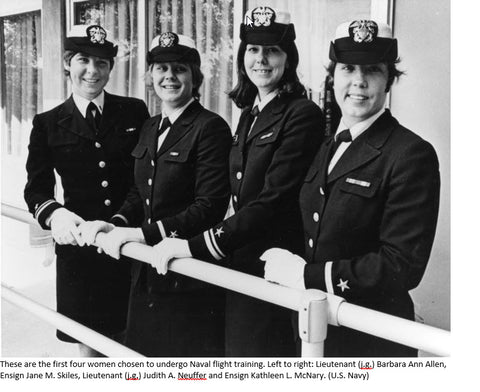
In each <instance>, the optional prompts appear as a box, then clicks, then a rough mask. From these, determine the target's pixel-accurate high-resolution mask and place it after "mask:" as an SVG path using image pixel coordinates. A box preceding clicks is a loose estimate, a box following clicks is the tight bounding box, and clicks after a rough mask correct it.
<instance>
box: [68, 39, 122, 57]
mask: <svg viewBox="0 0 480 392" xmlns="http://www.w3.org/2000/svg"><path fill="white" fill-rule="evenodd" d="M64 49H65V50H71V51H73V52H77V53H78V52H81V53H85V54H88V55H90V56H96V57H101V58H107V59H110V58H113V57H115V56H116V55H117V52H118V46H116V45H113V43H111V42H109V41H105V43H103V44H95V43H92V41H90V39H89V38H88V37H67V38H65V41H64Z"/></svg>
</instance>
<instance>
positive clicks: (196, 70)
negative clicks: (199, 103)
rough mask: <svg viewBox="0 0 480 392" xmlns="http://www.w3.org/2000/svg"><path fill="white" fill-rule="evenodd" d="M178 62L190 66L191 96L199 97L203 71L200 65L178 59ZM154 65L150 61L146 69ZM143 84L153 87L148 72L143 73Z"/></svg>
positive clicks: (150, 68)
mask: <svg viewBox="0 0 480 392" xmlns="http://www.w3.org/2000/svg"><path fill="white" fill-rule="evenodd" d="M178 63H179V64H183V65H186V66H188V67H189V68H190V71H191V72H192V84H193V88H192V96H193V98H196V99H200V86H201V85H202V83H203V78H204V76H203V73H202V70H201V69H200V67H199V66H198V65H197V64H193V63H182V62H180V61H178ZM154 65H155V63H152V64H150V65H149V66H148V70H149V71H151V70H152V67H153V66H154ZM145 85H146V86H147V87H148V88H153V80H152V76H151V74H150V72H146V73H145Z"/></svg>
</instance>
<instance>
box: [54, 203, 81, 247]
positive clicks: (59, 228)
mask: <svg viewBox="0 0 480 392" xmlns="http://www.w3.org/2000/svg"><path fill="white" fill-rule="evenodd" d="M83 222H84V220H83V219H82V218H80V217H79V216H78V215H77V214H75V213H73V212H71V211H69V210H67V209H66V208H58V209H56V210H55V211H53V212H52V215H51V217H50V228H51V229H52V237H53V239H54V240H55V242H56V243H57V244H59V245H80V246H82V245H83V240H82V237H81V235H80V231H79V230H78V225H80V224H81V223H83Z"/></svg>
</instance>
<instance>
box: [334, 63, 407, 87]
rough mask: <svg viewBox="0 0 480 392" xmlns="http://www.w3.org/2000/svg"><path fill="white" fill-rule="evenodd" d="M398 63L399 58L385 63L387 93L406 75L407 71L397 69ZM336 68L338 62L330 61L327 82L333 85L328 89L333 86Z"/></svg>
mask: <svg viewBox="0 0 480 392" xmlns="http://www.w3.org/2000/svg"><path fill="white" fill-rule="evenodd" d="M398 63H400V57H399V58H397V59H396V60H395V61H389V62H385V64H386V65H387V72H388V75H387V89H386V92H388V91H390V87H392V84H393V82H394V81H395V79H397V80H398V79H399V78H400V76H402V75H404V74H405V71H400V70H399V69H398V68H397V64H398ZM336 66H337V62H336V61H330V63H329V64H328V66H327V73H328V76H330V77H329V78H328V79H327V80H328V83H331V85H330V86H326V87H332V86H333V75H334V74H335V67H336Z"/></svg>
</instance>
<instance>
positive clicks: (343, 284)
mask: <svg viewBox="0 0 480 392" xmlns="http://www.w3.org/2000/svg"><path fill="white" fill-rule="evenodd" d="M337 287H340V288H341V289H342V293H343V292H344V291H345V290H347V289H350V287H348V280H345V281H343V280H342V278H340V283H339V284H337Z"/></svg>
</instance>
